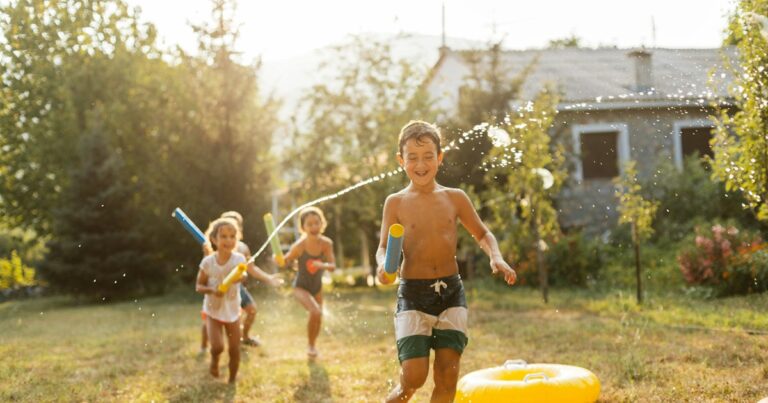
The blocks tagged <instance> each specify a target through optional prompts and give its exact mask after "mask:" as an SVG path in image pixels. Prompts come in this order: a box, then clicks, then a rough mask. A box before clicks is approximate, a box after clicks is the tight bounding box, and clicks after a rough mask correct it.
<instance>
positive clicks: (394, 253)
mask: <svg viewBox="0 0 768 403" xmlns="http://www.w3.org/2000/svg"><path fill="white" fill-rule="evenodd" d="M404 233H405V228H403V226H402V225H400V224H392V225H391V226H390V227H389V237H388V238H387V254H386V256H385V259H384V271H385V272H386V275H387V278H388V279H389V280H390V282H392V281H394V280H395V277H397V268H398V267H399V266H400V256H401V255H402V253H403V234H404Z"/></svg>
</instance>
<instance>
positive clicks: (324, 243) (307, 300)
mask: <svg viewBox="0 0 768 403" xmlns="http://www.w3.org/2000/svg"><path fill="white" fill-rule="evenodd" d="M299 223H300V225H301V238H300V239H299V240H298V241H296V243H294V244H293V245H292V246H291V250H289V251H288V254H287V255H286V256H285V261H286V264H290V263H292V262H293V261H294V260H298V265H299V268H298V273H297V274H296V280H294V282H293V287H294V288H293V295H294V297H295V298H296V300H297V301H299V303H300V304H301V306H303V307H304V309H306V310H307V312H309V322H308V323H307V337H308V340H309V343H308V346H307V355H308V356H309V358H315V357H317V355H318V352H317V348H316V347H315V342H316V341H317V336H318V334H320V325H321V321H322V317H323V294H322V278H323V272H324V271H325V270H328V271H333V270H334V269H335V268H336V259H335V258H334V257H333V241H331V239H330V238H328V237H326V236H324V235H323V231H325V227H326V226H327V222H326V221H325V216H324V215H323V212H322V211H321V210H320V209H319V208H317V207H307V208H305V209H304V210H302V211H301V213H299Z"/></svg>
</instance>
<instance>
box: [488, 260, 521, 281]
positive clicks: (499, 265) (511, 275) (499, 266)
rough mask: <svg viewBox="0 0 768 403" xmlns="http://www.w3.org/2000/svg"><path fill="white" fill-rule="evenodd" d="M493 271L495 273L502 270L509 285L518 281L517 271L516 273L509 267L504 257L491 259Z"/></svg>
mask: <svg viewBox="0 0 768 403" xmlns="http://www.w3.org/2000/svg"><path fill="white" fill-rule="evenodd" d="M491 271H492V272H493V274H496V273H499V272H501V274H502V275H504V281H506V282H507V284H509V285H513V284H515V281H517V273H515V270H514V269H512V268H511V267H509V265H508V264H507V262H505V261H504V259H491Z"/></svg>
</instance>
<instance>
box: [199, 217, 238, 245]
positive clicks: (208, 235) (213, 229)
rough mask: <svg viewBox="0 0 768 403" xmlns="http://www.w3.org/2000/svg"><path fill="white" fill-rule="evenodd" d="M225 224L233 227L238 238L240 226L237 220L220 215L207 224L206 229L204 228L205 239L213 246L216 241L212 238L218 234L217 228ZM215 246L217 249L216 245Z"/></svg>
mask: <svg viewBox="0 0 768 403" xmlns="http://www.w3.org/2000/svg"><path fill="white" fill-rule="evenodd" d="M227 225H229V226H230V227H232V228H234V229H235V236H236V238H237V239H240V227H239V226H238V225H237V221H235V220H234V219H232V218H229V217H220V218H217V219H215V220H213V221H212V222H211V223H210V224H208V229H206V230H205V239H207V240H208V242H209V243H210V244H211V245H212V246H213V247H216V243H214V242H213V240H214V238H216V236H217V235H218V234H219V230H220V229H221V228H222V227H225V226H227ZM216 248H217V249H218V247H216Z"/></svg>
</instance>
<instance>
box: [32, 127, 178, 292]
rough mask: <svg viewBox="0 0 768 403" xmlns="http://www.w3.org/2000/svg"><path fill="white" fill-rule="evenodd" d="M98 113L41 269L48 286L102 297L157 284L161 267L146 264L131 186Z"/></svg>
mask: <svg viewBox="0 0 768 403" xmlns="http://www.w3.org/2000/svg"><path fill="white" fill-rule="evenodd" d="M98 119H99V117H98V116H94V120H95V121H94V123H93V126H92V129H91V130H90V131H89V133H87V135H86V136H83V137H82V138H81V141H80V146H79V150H78V154H79V157H80V158H79V161H80V163H79V164H78V165H77V166H76V167H75V168H74V169H73V170H72V172H71V177H70V183H71V186H69V187H67V189H66V190H65V192H64V194H63V197H62V198H61V200H60V207H59V208H58V209H57V210H56V212H55V213H54V222H53V235H54V236H53V239H52V240H51V241H50V242H49V243H48V247H49V253H48V256H47V258H46V261H45V262H44V263H43V264H42V266H41V268H40V271H41V274H42V275H43V277H44V278H45V279H46V280H48V281H49V283H50V284H51V286H52V287H54V288H57V289H59V290H62V291H65V292H68V293H72V294H76V295H85V296H88V297H91V298H101V299H102V300H106V299H112V298H116V297H125V296H128V295H132V294H134V293H136V292H142V291H145V290H151V289H162V287H163V284H165V275H164V272H162V271H159V270H156V269H155V268H154V267H153V266H152V265H150V264H149V263H150V260H149V256H148V254H147V252H146V247H147V245H146V244H145V243H144V242H145V238H144V237H143V236H142V231H140V230H139V228H137V226H136V225H135V222H136V221H137V216H136V210H135V208H134V204H133V203H132V199H133V197H134V194H135V187H136V186H135V185H132V184H131V182H130V180H128V178H126V177H125V171H124V164H123V162H122V158H121V157H120V155H119V154H117V153H115V152H114V149H113V148H112V147H111V146H110V145H109V144H108V143H107V138H106V136H105V135H104V134H103V132H102V129H101V124H100V122H99V121H98Z"/></svg>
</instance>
